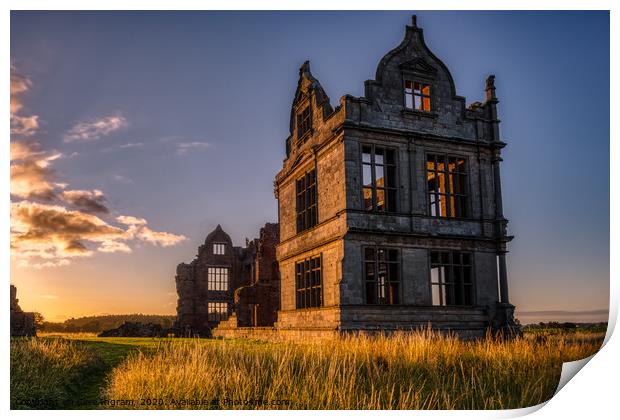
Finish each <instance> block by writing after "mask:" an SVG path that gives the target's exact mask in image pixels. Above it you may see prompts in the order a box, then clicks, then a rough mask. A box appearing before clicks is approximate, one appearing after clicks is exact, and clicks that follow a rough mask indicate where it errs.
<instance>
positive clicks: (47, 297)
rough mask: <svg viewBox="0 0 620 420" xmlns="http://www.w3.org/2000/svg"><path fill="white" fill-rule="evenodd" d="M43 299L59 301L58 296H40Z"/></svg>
mask: <svg viewBox="0 0 620 420" xmlns="http://www.w3.org/2000/svg"><path fill="white" fill-rule="evenodd" d="M40 296H41V297H42V298H43V299H58V296H56V295H40Z"/></svg>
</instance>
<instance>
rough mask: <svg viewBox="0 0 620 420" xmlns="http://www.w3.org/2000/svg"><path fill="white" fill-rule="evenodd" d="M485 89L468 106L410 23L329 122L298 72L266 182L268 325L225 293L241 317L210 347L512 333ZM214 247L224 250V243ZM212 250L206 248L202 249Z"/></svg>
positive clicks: (494, 127)
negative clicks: (425, 333) (281, 155)
mask: <svg viewBox="0 0 620 420" xmlns="http://www.w3.org/2000/svg"><path fill="white" fill-rule="evenodd" d="M485 90H486V100H485V102H484V103H480V102H474V103H473V104H471V105H470V106H466V103H465V98H463V97H461V96H458V95H457V93H456V88H455V85H454V81H453V79H452V76H451V75H450V72H449V70H448V68H447V67H446V66H445V64H444V63H443V62H442V61H441V60H440V59H439V58H437V57H436V56H435V55H434V54H433V53H432V52H431V51H430V50H429V48H428V47H427V46H426V44H425V42H424V37H423V32H422V29H421V28H419V27H418V26H417V24H416V19H415V16H414V17H413V20H412V24H411V25H410V26H407V27H406V32H405V37H404V39H403V41H402V42H401V44H400V45H399V46H397V47H396V48H395V49H393V50H392V51H390V52H388V53H387V54H386V55H385V56H384V57H383V58H382V59H381V61H380V62H379V65H378V67H377V71H376V76H375V79H374V80H368V81H366V83H365V94H364V96H363V97H359V98H357V97H353V96H350V95H345V96H343V97H342V98H341V99H340V104H339V106H338V107H336V108H335V109H333V108H332V106H331V104H330V101H329V97H328V96H327V94H326V93H325V91H324V90H323V88H322V87H321V84H320V83H319V81H318V80H317V79H316V78H315V77H314V76H313V75H312V73H311V71H310V64H309V62H306V63H304V64H303V65H302V67H301V69H300V71H299V82H298V86H297V90H296V92H295V97H294V100H293V105H292V107H291V113H290V135H289V137H288V138H287V139H286V146H285V147H286V158H285V160H284V163H283V167H282V169H281V170H280V172H279V173H278V174H277V175H276V179H275V183H274V185H275V194H276V198H277V200H278V219H279V229H278V233H277V236H278V240H277V241H276V243H277V245H276V246H275V254H274V257H275V259H276V260H277V264H276V267H277V269H274V270H275V271H277V280H274V281H272V282H271V284H272V285H273V286H272V289H271V292H272V293H277V295H278V298H277V302H275V300H274V301H273V302H272V303H271V304H270V305H271V306H270V311H271V313H272V316H271V319H272V320H273V321H275V322H265V323H264V325H258V322H256V319H254V320H251V319H248V317H249V315H247V310H248V309H247V308H248V307H249V306H248V305H247V304H243V296H241V295H239V296H238V299H236V300H235V298H234V296H233V294H232V293H231V292H230V291H228V292H225V293H223V294H222V295H221V296H222V297H221V301H222V302H224V301H225V302H226V303H227V305H229V306H228V314H232V311H233V308H231V307H230V305H242V306H243V307H244V308H245V309H241V308H240V310H241V311H242V312H243V314H242V313H238V314H236V315H237V316H232V317H231V318H230V319H228V320H227V321H226V322H223V323H221V324H219V325H218V327H217V328H216V329H215V330H213V333H214V335H219V336H253V337H259V338H260V337H264V338H271V337H283V338H287V337H315V336H331V335H334V334H340V333H342V332H348V331H360V330H361V331H393V330H402V329H405V330H410V329H417V328H426V327H428V326H429V325H430V326H431V327H432V328H435V329H440V330H445V331H452V332H455V333H457V334H459V335H460V336H463V337H480V336H483V335H484V334H485V333H486V332H487V331H488V330H491V331H492V332H503V333H504V334H512V333H514V332H515V331H516V326H515V322H514V318H513V313H514V306H513V305H511V304H510V302H509V296H508V279H507V272H506V251H507V249H506V244H507V242H509V241H510V239H511V236H508V234H507V223H508V221H507V220H506V218H505V217H504V214H503V209H502V193H501V177H500V163H501V161H502V158H501V150H502V149H503V148H504V146H506V144H505V143H504V142H503V141H502V140H501V137H500V134H499V120H498V116H497V104H498V102H499V101H498V99H497V96H496V91H495V84H494V76H489V77H488V78H487V80H486V86H485ZM211 235H220V236H219V237H218V239H217V240H218V241H221V242H222V243H224V244H225V245H226V246H227V247H232V244H231V243H230V238H228V236H227V235H226V234H225V233H223V232H222V231H221V230H218V229H216V231H215V232H214V233H212V234H211ZM211 235H210V236H211ZM211 243H212V242H209V238H207V243H206V244H205V246H207V247H212V246H214V245H212V244H211ZM210 244H211V245H210ZM227 249H228V248H227ZM253 249H255V248H253ZM201 252H202V251H201ZM209 252H211V251H209ZM252 252H255V250H253V251H252V250H249V248H248V249H246V250H241V249H239V250H238V251H235V254H234V255H235V258H237V259H235V260H234V261H233V260H226V261H224V260H222V261H221V266H222V267H223V266H224V265H226V266H227V267H230V270H232V271H231V273H232V272H238V273H243V270H247V268H245V265H244V264H251V263H249V262H247V261H250V260H249V259H247V258H248V257H247V255H249V254H252ZM237 253H238V254H237ZM237 255H238V257H237ZM213 257H214V258H215V256H213ZM201 258H202V257H200V255H199V257H198V260H197V261H194V262H193V263H192V264H191V265H189V266H186V265H181V266H179V275H178V276H177V285H178V284H179V280H178V279H179V276H181V278H186V277H187V276H189V275H186V274H184V273H187V272H190V271H191V272H192V273H194V274H192V275H191V276H193V277H192V278H195V279H197V280H198V279H203V278H204V279H203V280H200V281H204V282H209V281H210V280H208V279H207V277H208V272H209V270H211V271H213V270H215V269H216V268H217V267H215V266H212V265H213V264H212V263H211V262H208V261H207V260H208V258H206V257H205V261H206V262H205V263H202V262H201V261H202V260H201ZM244 258H246V259H247V260H244ZM214 261H215V260H214ZM236 261H237V262H236ZM238 261H246V262H238ZM201 264H203V265H201ZM217 264H220V263H219V262H218V263H217ZM217 264H216V265H217ZM240 265H241V266H240ZM192 270H193V271H192ZM235 270H237V271H235ZM239 270H241V271H239ZM275 271H274V273H275ZM239 275H241V276H245V274H239ZM191 276H190V277H191ZM188 278H189V277H188ZM273 278H274V279H275V274H274V276H273ZM236 281H238V280H235V281H232V282H231V283H230V284H229V287H230V288H231V289H230V290H233V288H234V286H235V284H234V283H235V282H236ZM244 281H245V282H246V283H248V284H250V283H253V282H254V283H255V281H253V280H251V279H250V278H249V277H247V276H246V280H244ZM188 287H189V286H188ZM193 287H196V286H193ZM276 288H277V290H275V289H276ZM180 290H181V289H180ZM257 296H258V295H256V294H255V296H254V299H255V300H254V302H256V303H255V305H258V307H260V304H261V303H260V299H258V300H256V299H257ZM235 301H236V303H235ZM179 302H180V303H179V308H180V312H179V316H181V312H182V311H181V310H182V309H183V308H186V307H189V305H190V303H188V302H185V301H184V300H183V296H181V299H180V301H179ZM276 303H277V310H275V311H274V308H275V306H274V305H275V304H276ZM196 305H198V306H196ZM199 306H200V304H198V303H194V312H193V313H194V314H197V313H199V312H200V311H205V310H206V311H207V313H209V314H211V312H210V310H209V309H208V308H207V309H200V310H199V309H198V307H199ZM211 306H212V307H213V308H215V304H212V305H211ZM201 308H202V307H201ZM253 308H254V309H253V310H254V311H256V307H253ZM183 310H184V309H183ZM214 310H215V309H214ZM209 316H211V315H209ZM216 324H217V323H209V327H210V328H212V327H214V326H215V325H216ZM269 326H271V327H269ZM252 327H253V328H252ZM256 327H260V328H256Z"/></svg>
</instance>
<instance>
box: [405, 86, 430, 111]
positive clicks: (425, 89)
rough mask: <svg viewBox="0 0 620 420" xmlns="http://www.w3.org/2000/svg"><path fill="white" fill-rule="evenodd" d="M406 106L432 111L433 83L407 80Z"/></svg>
mask: <svg viewBox="0 0 620 420" xmlns="http://www.w3.org/2000/svg"><path fill="white" fill-rule="evenodd" d="M405 108H408V109H417V110H418V111H424V112H430V111H431V85H429V84H426V83H420V82H414V81H412V80H405Z"/></svg>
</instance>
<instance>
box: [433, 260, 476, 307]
mask: <svg viewBox="0 0 620 420" xmlns="http://www.w3.org/2000/svg"><path fill="white" fill-rule="evenodd" d="M433 253H438V254H439V261H440V262H439V263H433ZM455 254H458V255H459V256H460V257H459V261H460V262H459V263H457V264H455V263H454V256H455ZM444 255H448V258H447V261H448V262H447V263H443V256H444ZM464 255H467V256H468V257H469V264H465V263H463V261H464V259H463V256H464ZM474 255H475V254H474V252H472V251H461V250H452V249H430V250H429V253H428V266H429V271H428V279H429V282H428V284H429V292H430V294H429V296H430V304H431V306H434V307H474V306H476V304H477V303H476V302H477V299H476V278H475V273H476V270H475V258H474ZM437 267H445V270H444V271H445V272H446V273H449V274H448V276H449V277H450V281H449V282H446V281H442V280H443V276H442V274H441V273H442V271H441V270H440V271H439V272H438V281H433V269H434V268H437ZM455 267H456V268H459V269H460V270H461V273H464V269H466V268H468V269H469V279H470V281H469V282H465V281H464V280H463V281H462V282H460V283H457V282H456V281H455V278H454V272H455ZM461 278H462V279H463V278H464V275H463V274H461ZM435 285H437V286H439V287H438V297H439V304H435V302H434V297H433V286H435ZM457 285H458V287H459V291H460V293H461V296H462V298H463V303H453V304H447V303H445V302H444V301H443V300H444V294H443V293H442V286H443V288H444V289H445V288H446V286H451V287H453V290H452V293H453V295H454V299H455V300H456V293H455V291H456V288H457ZM466 286H470V292H469V293H470V295H469V299H470V303H466V300H465V296H466V295H465V287H466ZM446 294H447V292H446Z"/></svg>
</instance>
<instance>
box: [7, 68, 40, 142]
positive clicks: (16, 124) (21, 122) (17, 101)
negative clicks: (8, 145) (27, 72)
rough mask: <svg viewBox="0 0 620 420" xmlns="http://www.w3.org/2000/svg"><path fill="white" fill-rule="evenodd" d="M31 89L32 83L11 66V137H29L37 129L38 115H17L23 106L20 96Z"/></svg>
mask: <svg viewBox="0 0 620 420" xmlns="http://www.w3.org/2000/svg"><path fill="white" fill-rule="evenodd" d="M31 87H32V82H31V81H30V79H28V78H27V77H25V76H23V75H21V74H20V73H19V72H18V71H17V69H16V68H15V67H14V66H11V107H10V111H11V136H18V137H30V136H32V135H34V134H35V133H36V132H37V130H38V129H39V116H38V115H27V116H23V115H18V113H19V112H20V111H22V109H23V107H24V104H23V101H22V95H23V94H24V93H25V92H27V91H28V90H29V89H30V88H31Z"/></svg>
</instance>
